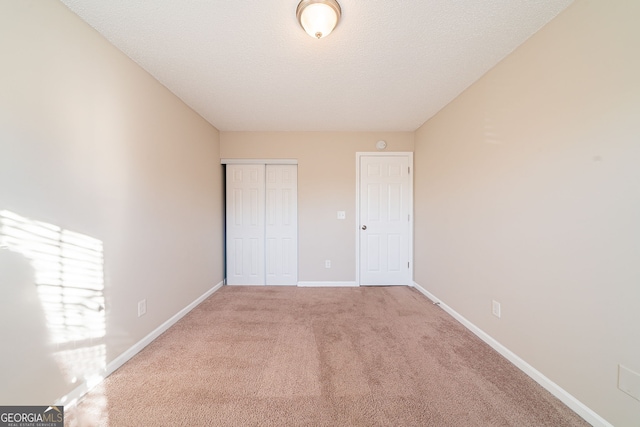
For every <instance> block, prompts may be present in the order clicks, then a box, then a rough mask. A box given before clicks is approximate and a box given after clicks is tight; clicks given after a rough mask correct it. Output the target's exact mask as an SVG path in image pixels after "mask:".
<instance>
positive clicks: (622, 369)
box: [618, 365, 640, 400]
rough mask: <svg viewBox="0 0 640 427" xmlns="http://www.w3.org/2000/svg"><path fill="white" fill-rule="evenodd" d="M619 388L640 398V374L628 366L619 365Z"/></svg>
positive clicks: (637, 398)
mask: <svg viewBox="0 0 640 427" xmlns="http://www.w3.org/2000/svg"><path fill="white" fill-rule="evenodd" d="M618 388H619V389H620V390H622V391H624V392H625V393H627V394H628V395H629V396H631V397H633V398H634V399H636V400H640V374H638V373H637V372H633V371H632V370H631V369H629V368H627V367H626V366H622V365H618Z"/></svg>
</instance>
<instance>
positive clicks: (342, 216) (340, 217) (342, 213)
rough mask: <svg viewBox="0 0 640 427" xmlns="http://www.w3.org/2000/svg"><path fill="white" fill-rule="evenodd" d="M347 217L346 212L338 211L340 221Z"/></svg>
mask: <svg viewBox="0 0 640 427" xmlns="http://www.w3.org/2000/svg"><path fill="white" fill-rule="evenodd" d="M346 217H347V213H346V212H345V211H338V219H345V218H346Z"/></svg>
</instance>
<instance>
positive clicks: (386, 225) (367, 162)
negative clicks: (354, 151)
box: [359, 153, 412, 285]
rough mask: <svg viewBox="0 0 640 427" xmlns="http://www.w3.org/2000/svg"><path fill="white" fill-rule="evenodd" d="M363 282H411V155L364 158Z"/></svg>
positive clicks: (361, 209)
mask: <svg viewBox="0 0 640 427" xmlns="http://www.w3.org/2000/svg"><path fill="white" fill-rule="evenodd" d="M359 166H360V167H359V170H360V187H359V193H360V201H359V202H360V206H359V211H360V221H359V222H360V223H359V226H360V230H359V233H360V239H359V241H360V259H359V263H360V267H359V276H360V284H361V285H409V284H411V267H410V261H411V259H410V254H411V250H410V244H411V240H410V230H411V217H410V213H411V206H412V204H411V186H410V183H411V170H410V166H411V164H410V155H408V154H404V153H401V154H399V155H388V156H386V155H385V156H380V155H371V156H368V155H362V156H361V157H360V165H359Z"/></svg>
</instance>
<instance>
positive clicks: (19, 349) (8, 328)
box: [0, 210, 106, 405]
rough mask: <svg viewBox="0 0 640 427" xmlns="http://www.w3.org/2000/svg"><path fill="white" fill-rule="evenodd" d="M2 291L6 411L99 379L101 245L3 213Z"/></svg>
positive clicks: (1, 380) (102, 359)
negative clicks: (8, 408) (9, 407)
mask: <svg viewBox="0 0 640 427" xmlns="http://www.w3.org/2000/svg"><path fill="white" fill-rule="evenodd" d="M0 288H1V289H2V290H3V295H2V298H0V319H1V321H0V342H2V343H3V346H2V347H3V351H2V354H1V363H2V369H1V370H0V384H2V388H1V389H0V402H1V403H2V404H3V405H49V404H52V403H53V402H55V401H58V400H59V399H60V397H61V396H62V395H64V394H67V392H68V391H69V389H70V388H73V387H75V386H76V385H79V384H81V383H89V384H90V383H91V382H93V381H95V379H96V377H97V378H99V377H100V376H101V375H102V374H103V372H104V369H105V366H106V349H105V344H104V342H103V338H104V336H105V328H106V322H105V298H104V273H103V248H102V242H101V241H100V240H97V239H94V238H92V237H89V236H86V235H82V234H79V233H75V232H72V231H69V230H65V229H62V228H60V227H58V226H55V225H53V224H48V223H45V222H41V221H34V220H30V219H27V218H24V217H22V216H20V215H17V214H15V213H13V212H10V211H7V210H3V211H0ZM62 403H65V402H62Z"/></svg>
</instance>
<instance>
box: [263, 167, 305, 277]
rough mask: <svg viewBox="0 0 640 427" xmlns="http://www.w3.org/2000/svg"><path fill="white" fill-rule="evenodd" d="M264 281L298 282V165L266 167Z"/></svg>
mask: <svg viewBox="0 0 640 427" xmlns="http://www.w3.org/2000/svg"><path fill="white" fill-rule="evenodd" d="M265 188H266V206H267V209H266V283H267V285H297V284H298V268H297V267H298V207H297V193H298V167H297V166H296V165H267V168H266V183H265Z"/></svg>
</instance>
